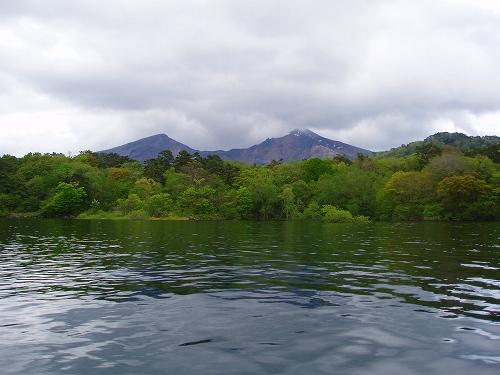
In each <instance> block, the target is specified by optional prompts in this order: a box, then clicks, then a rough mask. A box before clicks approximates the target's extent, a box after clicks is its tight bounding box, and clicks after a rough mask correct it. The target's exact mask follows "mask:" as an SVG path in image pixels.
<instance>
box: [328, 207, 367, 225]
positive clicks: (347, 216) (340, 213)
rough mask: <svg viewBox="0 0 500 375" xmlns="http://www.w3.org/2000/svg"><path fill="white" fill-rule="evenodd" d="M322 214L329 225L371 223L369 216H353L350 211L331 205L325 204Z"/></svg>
mask: <svg viewBox="0 0 500 375" xmlns="http://www.w3.org/2000/svg"><path fill="white" fill-rule="evenodd" d="M321 213H322V215H323V221H326V222H328V223H353V222H357V223H368V222H369V221H370V218H368V217H367V216H363V215H359V216H352V214H351V213H350V212H349V211H347V210H343V209H341V208H337V207H335V206H332V205H331V204H325V205H324V206H323V207H322V208H321Z"/></svg>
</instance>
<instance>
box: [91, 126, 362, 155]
mask: <svg viewBox="0 0 500 375" xmlns="http://www.w3.org/2000/svg"><path fill="white" fill-rule="evenodd" d="M163 150H170V151H172V153H173V154H174V156H175V155H176V154H177V153H178V152H179V151H181V150H186V151H188V152H189V153H191V154H193V153H194V152H199V153H200V155H201V156H204V157H205V156H206V155H208V154H216V155H219V156H220V157H221V159H223V160H234V161H241V162H245V163H249V164H269V163H271V162H272V161H273V160H280V159H283V161H285V162H286V161H289V160H292V159H293V160H302V159H310V158H332V157H334V156H335V155H345V156H346V157H348V158H349V159H354V158H355V157H356V155H357V154H358V153H363V154H371V151H368V150H365V149H362V148H359V147H355V146H351V145H348V144H346V143H342V142H339V141H333V140H331V139H328V138H324V137H321V136H319V135H318V134H316V133H313V132H312V131H310V130H308V129H305V130H298V129H296V130H294V131H292V132H290V133H289V134H287V135H285V136H284V137H280V138H268V139H266V140H265V141H264V142H262V143H260V144H257V145H254V146H251V147H249V148H240V149H231V150H229V151H223V150H217V151H198V150H195V149H193V148H191V147H189V146H186V145H184V144H182V143H180V142H177V141H175V140H174V139H172V138H169V137H168V136H167V135H165V134H157V135H153V136H151V137H147V138H143V139H139V140H137V141H135V142H130V143H127V144H125V145H123V146H118V147H113V148H110V149H108V150H103V151H99V152H102V153H111V152H114V153H117V154H119V155H121V156H128V157H130V158H132V159H135V160H138V161H139V162H141V163H142V162H144V160H146V159H153V158H156V157H157V156H158V153H159V152H160V151H163Z"/></svg>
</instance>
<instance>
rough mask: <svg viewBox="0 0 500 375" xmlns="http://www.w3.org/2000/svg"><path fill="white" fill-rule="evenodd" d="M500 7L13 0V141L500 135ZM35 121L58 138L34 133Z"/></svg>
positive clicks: (391, 140) (1, 30) (3, 109)
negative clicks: (294, 133) (305, 131)
mask: <svg viewBox="0 0 500 375" xmlns="http://www.w3.org/2000/svg"><path fill="white" fill-rule="evenodd" d="M499 11H500V6H499V5H497V4H496V3H495V2H490V1H487V0H484V1H462V2H455V1H451V0H442V1H419V2H406V1H397V0H394V1H391V0H376V1H349V2H331V1H313V2H308V3H306V2H299V1H273V2H269V1H254V2H232V1H184V0H183V1H169V2H161V1H143V2H141V3H140V4H139V3H137V2H133V1H107V2H105V3H103V2H98V1H72V2H66V1H55V0H48V1H45V2H43V3H41V2H36V1H16V2H6V4H1V5H0V21H1V26H0V34H1V36H2V38H1V39H0V54H1V55H2V56H3V57H4V58H3V59H2V61H0V100H1V101H2V102H3V104H0V121H1V123H0V126H1V127H2V128H3V129H2V130H5V131H4V134H5V136H4V137H3V140H2V141H0V154H2V153H6V152H10V153H22V152H27V151H37V150H27V149H26V147H27V146H30V147H33V145H36V146H37V147H39V148H40V149H39V150H40V151H61V152H66V151H68V148H69V149H71V150H73V151H78V150H83V149H89V148H90V149H94V150H97V149H103V148H108V147H112V146H115V145H118V144H120V143H123V142H128V141H132V140H135V139H138V138H141V137H146V136H149V135H152V134H156V133H166V134H167V135H169V136H170V137H173V138H175V139H177V140H179V141H181V142H183V143H186V144H188V145H190V146H191V147H195V148H199V149H209V150H214V149H229V148H234V147H247V146H250V145H252V144H254V143H257V142H260V141H262V140H264V139H265V138H267V137H274V136H281V135H284V134H285V133H286V132H288V131H290V130H292V129H294V128H305V127H308V128H311V129H313V130H314V131H316V132H318V133H319V134H321V135H324V136H328V137H329V138H332V139H337V140H341V141H344V142H348V143H351V144H353V145H356V146H360V147H364V148H368V149H372V150H383V149H389V148H391V147H396V146H399V145H400V144H401V143H408V142H410V141H414V140H418V139H423V138H425V137H427V136H428V135H430V134H432V133H434V132H437V131H463V132H467V133H469V134H471V135H478V134H479V135H482V134H486V133H489V134H492V133H494V132H496V133H497V134H498V131H497V126H498V121H499V120H500V95H499V94H500V52H499V49H498V45H500V13H499ZM51 120H52V122H51ZM16 128H18V129H20V130H18V131H17V132H16ZM7 129H8V131H7ZM35 130H36V131H37V132H38V133H39V134H47V136H46V137H45V138H42V139H43V140H44V142H40V137H39V136H38V142H31V141H29V136H30V134H31V133H33V132H34V131H35ZM9 137H10V138H9ZM13 139H21V140H25V142H20V143H21V144H19V143H15V144H16V146H15V147H14V145H13V142H12V140H13ZM56 140H58V141H57V142H56ZM58 142H61V143H58ZM48 147H51V149H47V148H48ZM3 150H5V151H3Z"/></svg>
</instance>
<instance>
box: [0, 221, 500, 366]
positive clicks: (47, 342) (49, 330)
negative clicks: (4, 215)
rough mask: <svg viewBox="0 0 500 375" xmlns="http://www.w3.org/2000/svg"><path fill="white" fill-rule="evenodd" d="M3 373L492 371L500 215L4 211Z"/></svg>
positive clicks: (0, 225) (497, 341) (498, 314)
mask: <svg viewBox="0 0 500 375" xmlns="http://www.w3.org/2000/svg"><path fill="white" fill-rule="evenodd" d="M0 252H1V259H0V262H1V263H0V369H1V372H2V373H4V374H210V373H213V374H223V373H227V374H332V373H334V374H384V375H387V374H444V373H452V374H454V375H457V374H482V375H484V374H498V373H500V272H499V268H500V224H498V223H452V222H415V223H369V224H334V223H321V222H252V221H97V220H96V221H93V220H90V221H86V220H49V219H19V220H14V219H0Z"/></svg>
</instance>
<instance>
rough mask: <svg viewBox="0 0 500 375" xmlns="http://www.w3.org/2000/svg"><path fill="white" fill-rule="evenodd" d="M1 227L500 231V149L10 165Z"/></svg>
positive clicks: (79, 158)
mask: <svg viewBox="0 0 500 375" xmlns="http://www.w3.org/2000/svg"><path fill="white" fill-rule="evenodd" d="M0 217H14V218H16V217H63V218H83V219H91V218H97V219H120V218H123V219H214V220H218V219H228V220H232V219H243V220H323V221H327V222H352V221H361V222H365V221H371V220H385V221H387V220H391V221H408V220H477V221H486V220H487V221H497V220H499V219H500V144H494V145H491V146H488V147H483V148H474V149H469V150H466V151H463V150H461V149H459V148H454V147H447V146H444V147H439V146H436V145H434V144H422V145H419V146H417V147H416V148H415V150H414V152H413V153H412V154H411V155H407V156H404V157H382V158H377V157H375V156H367V155H363V154H358V156H357V158H356V159H355V160H349V159H347V158H345V157H344V156H340V155H338V156H336V157H335V158H332V159H318V158H313V159H308V160H301V161H289V162H286V163H285V162H282V161H281V160H273V162H272V163H270V164H269V165H248V164H243V163H239V162H227V161H223V160H222V159H221V158H220V157H219V156H217V155H208V156H206V157H201V156H200V155H199V154H198V153H194V154H193V155H191V154H190V153H189V152H187V151H181V152H180V153H179V154H178V155H176V156H175V157H174V155H173V154H172V153H171V152H170V151H169V150H165V151H162V152H160V153H159V154H158V156H157V157H156V158H154V159H149V160H146V161H145V162H144V163H143V164H141V163H139V162H137V161H134V160H132V159H130V158H128V157H123V156H119V155H118V154H104V153H95V152H92V151H82V152H80V153H79V154H78V155H75V156H66V155H63V154H56V153H53V154H40V153H29V154H27V155H25V156H23V157H21V158H17V157H15V156H11V155H3V156H2V157H1V158H0Z"/></svg>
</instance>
